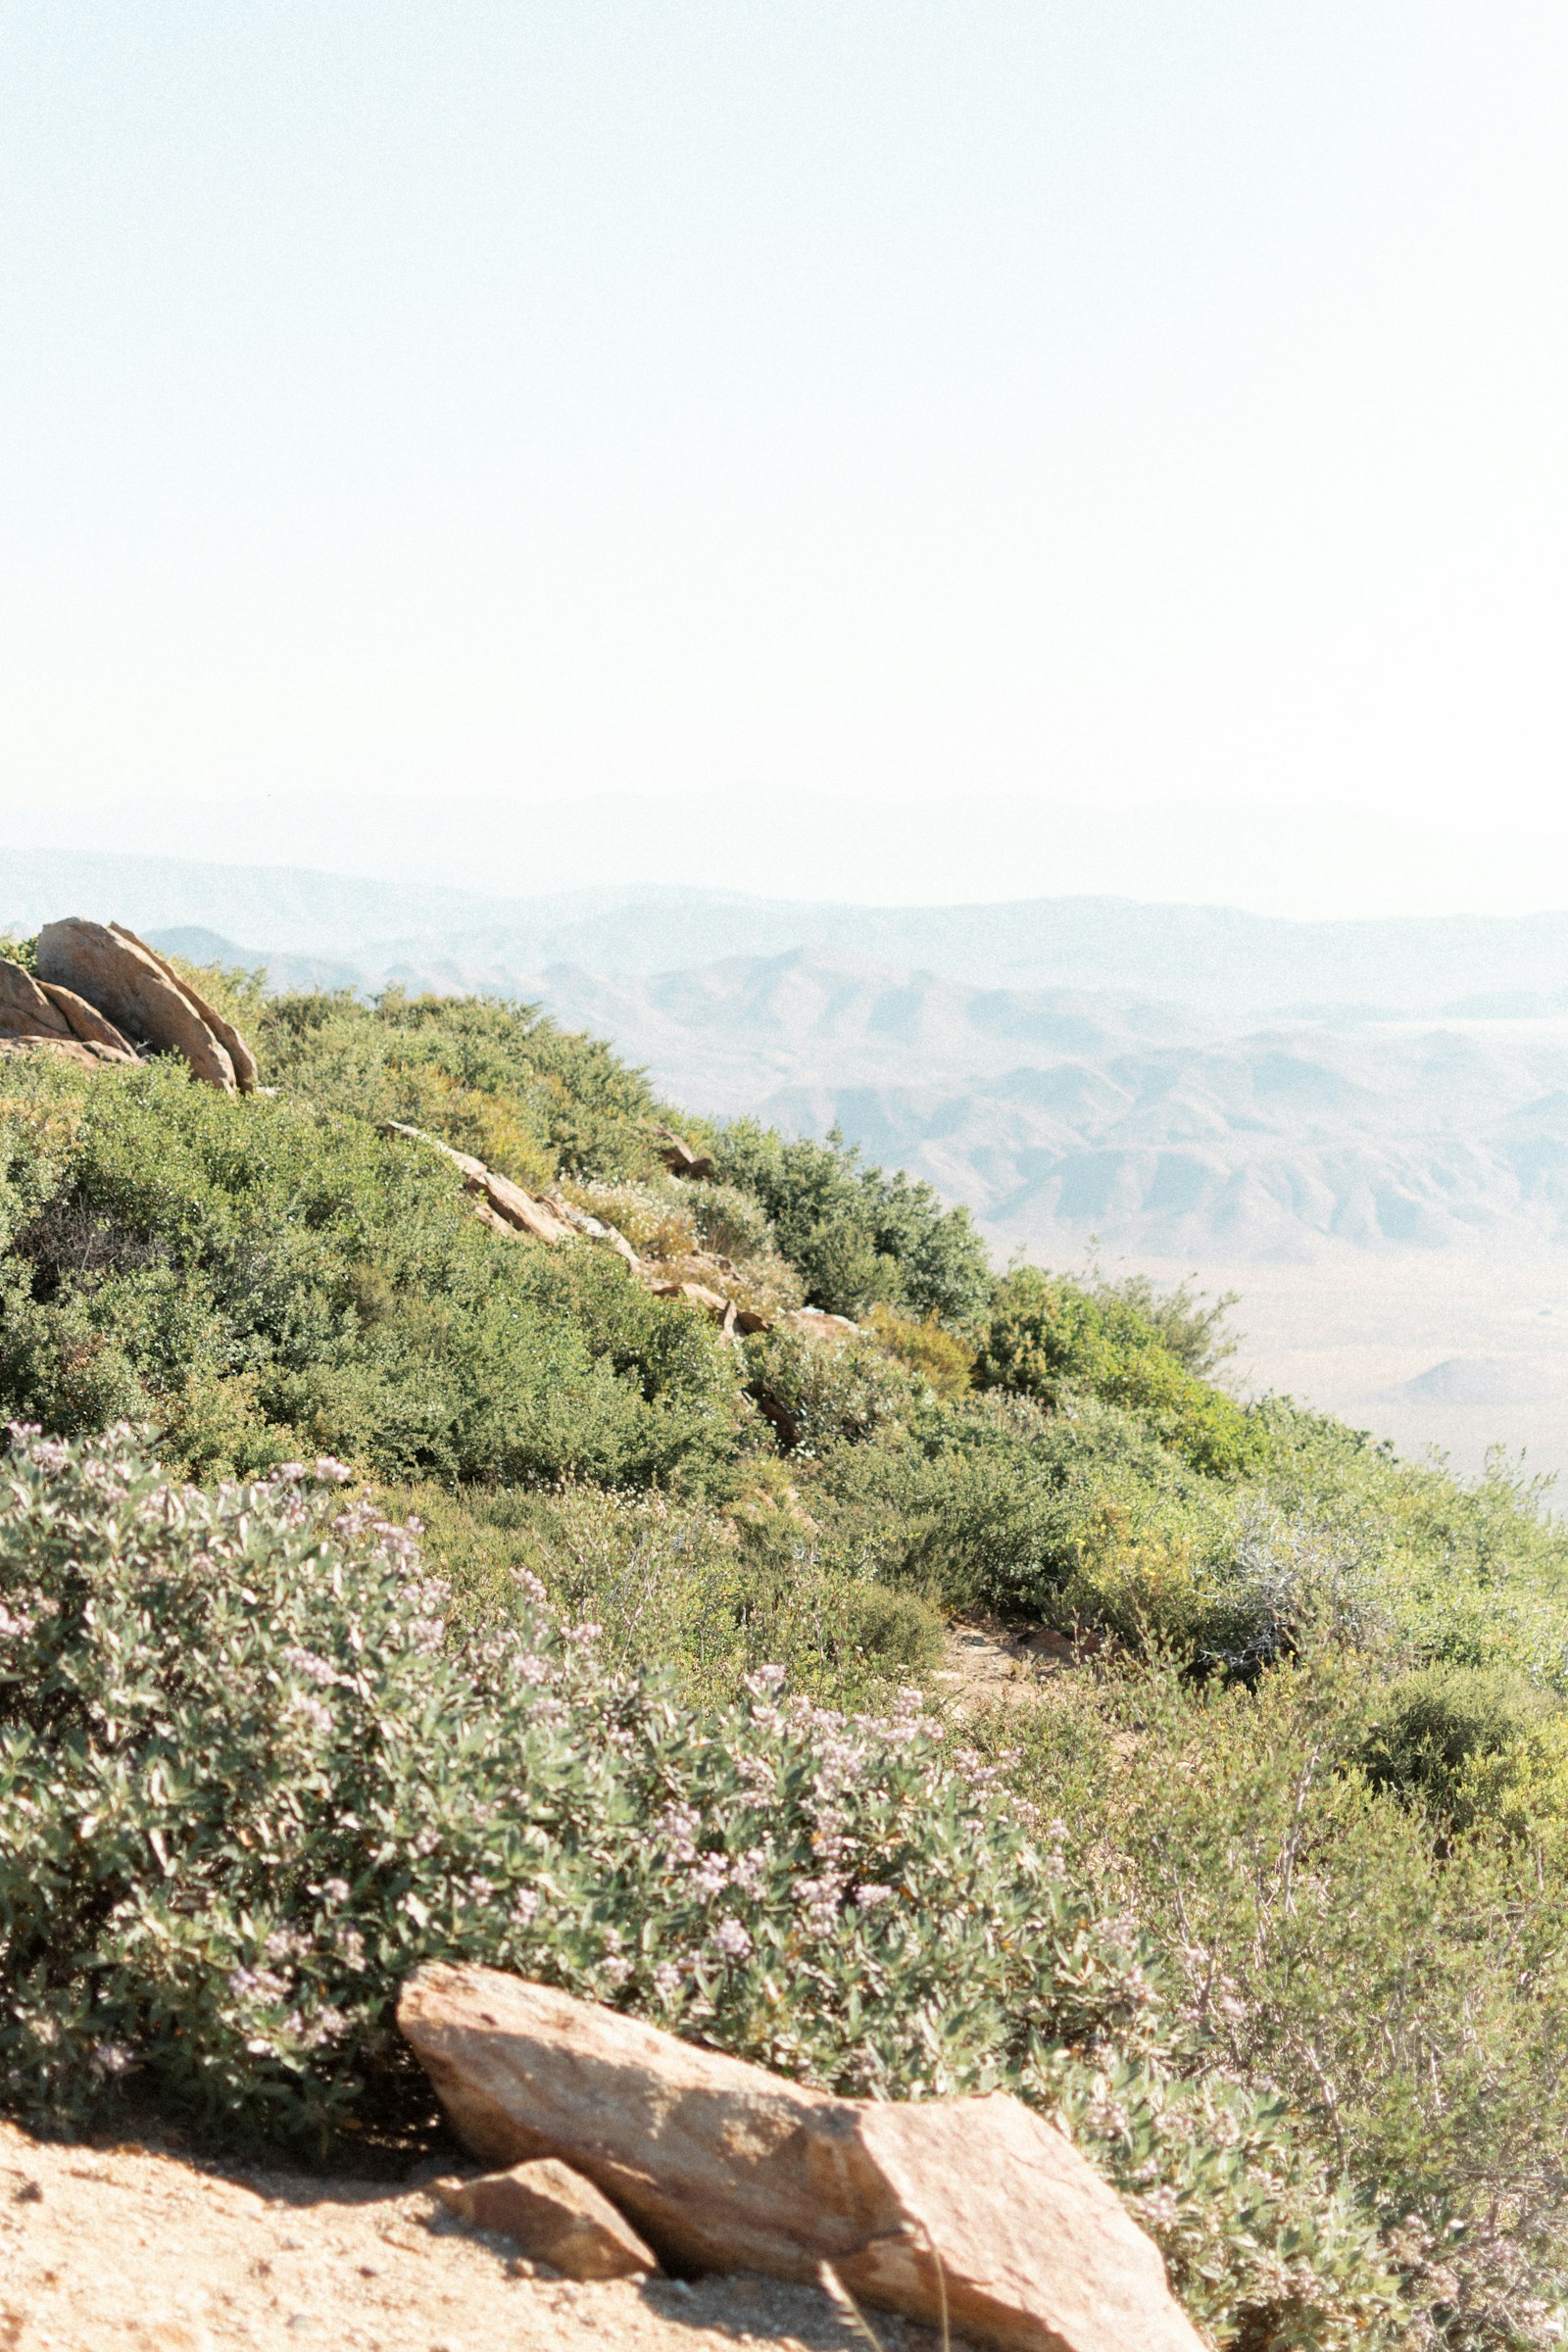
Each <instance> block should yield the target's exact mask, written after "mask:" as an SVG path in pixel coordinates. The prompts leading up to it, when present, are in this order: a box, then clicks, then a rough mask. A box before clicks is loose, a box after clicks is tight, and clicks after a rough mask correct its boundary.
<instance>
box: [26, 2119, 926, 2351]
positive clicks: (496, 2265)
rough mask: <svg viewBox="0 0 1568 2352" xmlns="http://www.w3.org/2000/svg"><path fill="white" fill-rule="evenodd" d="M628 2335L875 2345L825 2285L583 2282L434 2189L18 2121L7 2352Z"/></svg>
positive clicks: (661, 2342)
mask: <svg viewBox="0 0 1568 2352" xmlns="http://www.w3.org/2000/svg"><path fill="white" fill-rule="evenodd" d="M429 2169H431V2168H427V2173H426V2176H425V2177H428V2171H429ZM870 2317H871V2320H872V2323H873V2326H874V2328H875V2333H876V2337H877V2340H878V2341H879V2343H880V2344H881V2345H882V2346H883V2347H885V2352H939V2347H938V2345H937V2340H936V2338H935V2337H934V2336H932V2335H929V2334H928V2333H927V2332H926V2330H924V2329H923V2328H918V2327H909V2326H907V2325H905V2324H904V2323H903V2322H901V2321H900V2320H898V2319H896V2318H892V2317H890V2316H889V2315H887V2314H886V2313H882V2312H877V2313H873V2314H871V2315H870ZM612 2344H613V2345H616V2346H626V2347H628V2348H629V2352H737V2348H738V2347H740V2346H744V2345H747V2344H766V2345H778V2346H782V2347H784V2348H785V2352H851V2348H852V2347H855V2346H858V2352H868V2347H867V2345H866V2343H865V2339H864V2338H863V2337H862V2336H860V2335H858V2331H857V2329H856V2327H855V2324H854V2321H853V2318H852V2316H851V2315H850V2314H849V2313H848V2312H847V2311H845V2310H844V2309H842V2308H841V2307H840V2306H839V2305H838V2304H836V2303H835V2302H834V2301H833V2300H832V2298H831V2297H830V2296H829V2295H828V2294H827V2293H825V2292H819V2291H817V2290H816V2289H814V2288H811V2287H807V2286H788V2285H783V2284H781V2283H780V2282H779V2281H777V2280H775V2279H771V2278H749V2277H734V2278H703V2279H698V2280H696V2281H694V2282H692V2283H689V2284H688V2283H684V2282H681V2281H677V2280H675V2279H665V2278H653V2279H647V2280H633V2279H617V2280H614V2281H609V2282H605V2283H596V2284H593V2285H579V2284H575V2283H572V2282H570V2281H568V2280H566V2279H564V2278H560V2277H559V2276H558V2275H557V2274H556V2273H554V2272H552V2271H549V2270H547V2269H545V2268H544V2267H543V2266H541V2265H536V2264H532V2263H529V2262H527V2261H524V2260H522V2259H521V2258H520V2257H518V2255H517V2252H516V2248H515V2246H513V2245H511V2244H509V2243H508V2241H506V2240H505V2239H502V2238H498V2237H492V2236H489V2235H486V2234H485V2233H484V2232H482V2231H480V2230H476V2229H471V2228H469V2227H468V2226H467V2225H466V2224H465V2223H462V2222H459V2221H457V2220H456V2219H454V2217H453V2216H452V2215H450V2214H449V2213H448V2212H447V2211H446V2209H445V2207H444V2206H442V2205H441V2203H440V2201H439V2200H438V2199H437V2198H436V2197H434V2196H433V2195H432V2194H431V2193H430V2191H429V2189H428V2188H427V2187H424V2186H422V2185H417V2184H414V2183H408V2182H406V2183H404V2184H402V2185H388V2184H386V2183H383V2182H375V2181H355V2180H308V2179H301V2178H299V2177H297V2176H287V2175H281V2174H270V2173H257V2172H243V2173H242V2172H239V2171H236V2170H231V2169H217V2168H211V2167H206V2166H203V2165H198V2164H195V2163H191V2162H189V2161H187V2160H185V2159H183V2158H181V2157H176V2156H172V2155H168V2154H164V2153H160V2152H157V2151H155V2150H151V2149H147V2148H142V2147H114V2148H103V2147H94V2146H82V2145H66V2144H62V2143H57V2142H54V2141H41V2140H35V2139H32V2138H30V2137H29V2136H28V2135H27V2134H26V2133H25V2132H23V2131H17V2130H15V2129H13V2128H12V2127H10V2126H6V2125H0V2352H231V2348H232V2352H238V2348H239V2347H244V2348H245V2352H263V2348H265V2352H273V2347H277V2348H278V2352H281V2348H282V2347H285V2346H286V2347H288V2348H289V2352H300V2348H302V2347H303V2348H306V2352H308V2348H309V2347H310V2346H312V2345H319V2346H321V2347H322V2352H326V2348H327V2347H331V2352H604V2348H605V2347H606V2346H607V2345H612ZM955 2352H961V2348H960V2347H955Z"/></svg>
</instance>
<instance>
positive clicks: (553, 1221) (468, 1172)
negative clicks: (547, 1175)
mask: <svg viewBox="0 0 1568 2352" xmlns="http://www.w3.org/2000/svg"><path fill="white" fill-rule="evenodd" d="M382 1130H383V1132H384V1133H385V1134H387V1135H401V1136H404V1137H406V1138H407V1139H408V1141H409V1142H410V1143H417V1144H429V1145H431V1146H432V1147H433V1149H434V1150H435V1151H437V1152H440V1154H441V1156H442V1158H443V1159H450V1160H451V1161H452V1163H453V1165H454V1166H455V1167H457V1168H459V1169H461V1170H462V1173H463V1181H464V1183H465V1184H466V1186H467V1188H468V1190H469V1192H470V1193H472V1194H473V1195H474V1196H475V1201H476V1210H475V1213H476V1214H477V1215H478V1216H480V1217H481V1218H483V1220H484V1222H485V1224H487V1225H495V1226H501V1227H505V1229H506V1230H507V1231H508V1232H510V1233H527V1234H531V1235H532V1236H533V1239H534V1240H535V1241H536V1242H550V1243H552V1244H554V1243H556V1242H569V1241H570V1240H571V1239H572V1238H573V1235H572V1228H571V1226H570V1225H568V1224H567V1223H566V1221H565V1219H564V1217H561V1216H558V1215H557V1214H556V1211H555V1210H554V1209H553V1208H552V1207H550V1206H549V1205H548V1203H547V1202H545V1201H536V1200H535V1199H534V1197H533V1195H532V1193H525V1192H524V1191H523V1189H522V1187H521V1185H520V1184H514V1183H513V1181H512V1178H511V1177H510V1176H498V1175H497V1173H496V1171H495V1169H494V1168H487V1167H486V1166H485V1164H484V1161H483V1160H482V1159H475V1158H474V1156H473V1153H472V1152H460V1151H458V1150H457V1149H456V1147H455V1146H454V1145H452V1144H444V1143H443V1142H442V1141H441V1138H440V1137H439V1136H438V1135H430V1134H428V1133H427V1132H426V1130H425V1129H424V1128H423V1127H410V1126H409V1125H407V1124H406V1122H405V1121H404V1120H402V1119H385V1120H383V1121H382Z"/></svg>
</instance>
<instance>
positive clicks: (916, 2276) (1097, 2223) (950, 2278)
mask: <svg viewBox="0 0 1568 2352" xmlns="http://www.w3.org/2000/svg"><path fill="white" fill-rule="evenodd" d="M398 2021H399V2024H400V2025H401V2026H402V2029H403V2032H404V2034H406V2035H407V2036H408V2039H409V2040H410V2042H411V2043H412V2044H413V2047H414V2049H415V2050H416V2052H417V2055H418V2057H419V2059H420V2061H421V2063H422V2064H423V2066H424V2069H425V2071H426V2073H427V2074H428V2075H429V2077H430V2080H431V2082H432V2083H433V2084H434V2086H435V2089H436V2092H437V2094H438V2096H439V2097H440V2099H441V2102H442V2105H443V2106H444V2107H445V2108H446V2111H447V2113H448V2115H449V2117H450V2118H451V2120H452V2123H453V2125H454V2126H455V2128H456V2129H457V2131H459V2133H460V2134H461V2135H462V2137H463V2138H464V2139H465V2141H466V2143H467V2145H468V2146H469V2147H470V2148H471V2149H472V2150H473V2152H474V2153H475V2154H476V2155H477V2156H478V2157H479V2158H480V2159H481V2160H482V2161H485V2162H489V2163H495V2164H501V2165H506V2164H515V2163H517V2162H519V2161H524V2160H529V2159H533V2158H537V2157H540V2156H560V2157H563V2158H564V2160H565V2161H566V2162H567V2163H569V2164H571V2165H572V2166H574V2167H575V2168H576V2169H577V2170H578V2171H580V2172H583V2173H585V2174H586V2175H587V2176H588V2178H589V2179H590V2180H593V2181H594V2182H595V2183H596V2185H597V2186H598V2187H599V2188H601V2189H602V2190H603V2191H604V2193H605V2194H606V2195H607V2196H608V2197H610V2198H612V2199H613V2202H614V2203H615V2204H616V2205H617V2206H619V2207H620V2209H621V2210H622V2211H623V2212H624V2213H626V2214H627V2215H629V2216H630V2218H631V2219H632V2220H633V2221H634V2222H635V2223H636V2225H637V2227H638V2228H639V2229H641V2230H642V2232H643V2234H644V2235H645V2236H646V2237H647V2239H648V2241H649V2243H650V2245H651V2246H653V2248H654V2249H655V2251H656V2252H658V2253H659V2254H660V2255H661V2256H662V2257H663V2258H665V2259H666V2261H669V2262H672V2263H673V2264H675V2265H676V2266H677V2267H680V2266H689V2267H693V2268H696V2269H699V2270H756V2271H764V2272H770V2273H772V2274H773V2275H774V2276H775V2277H778V2278H798V2279H799V2278H813V2277H816V2276H817V2275H818V2274H819V2266H820V2265H822V2264H823V2263H824V2262H825V2263H828V2264H831V2266H832V2268H833V2270H834V2272H835V2273H836V2275H837V2276H838V2278H840V2279H841V2280H842V2281H843V2282H844V2283H845V2285H847V2286H848V2287H849V2288H850V2290H851V2292H853V2293H855V2294H857V2295H858V2296H860V2297H862V2298H863V2299H864V2300H865V2301H867V2302H870V2303H875V2304H880V2305H882V2306H884V2307H885V2308H887V2309H889V2310H892V2311H899V2312H903V2313H905V2314H907V2316H908V2317H910V2318H913V2319H916V2320H919V2321H922V2322H923V2323H925V2324H926V2325H927V2326H933V2325H937V2326H940V2325H941V2323H942V2320H943V2316H944V2309H945V2310H946V2315H947V2318H948V2320H949V2321H950V2323H951V2325H952V2327H953V2328H954V2329H955V2331H956V2332H957V2333H959V2334H962V2335H966V2336H969V2337H971V2338H973V2339H974V2340H975V2341H977V2342H983V2343H991V2344H996V2345H999V2346H1003V2347H1005V2352H1201V2343H1200V2338H1199V2336H1198V2335H1197V2333H1196V2332H1195V2330H1194V2329H1193V2327H1192V2326H1191V2324H1190V2323H1189V2322H1188V2320H1187V2319H1186V2318H1185V2317H1184V2316H1183V2314H1182V2312H1181V2310H1180V2309H1179V2307H1178V2305H1177V2304H1176V2302H1175V2301H1174V2299H1173V2297H1172V2295H1171V2293H1170V2289H1169V2286H1168V2284H1167V2282H1166V2278H1165V2267H1164V2264H1163V2262H1162V2260H1161V2258H1160V2254H1159V2250H1158V2248H1157V2247H1156V2246H1155V2245H1154V2244H1153V2243H1152V2240H1151V2239H1150V2238H1148V2237H1147V2236H1146V2235H1145V2234H1144V2232H1143V2231H1142V2230H1141V2229H1139V2228H1138V2227H1137V2225H1136V2224H1135V2223H1134V2222H1133V2220H1132V2219H1131V2217H1130V2216H1129V2215H1128V2213H1127V2212H1126V2211H1125V2209H1124V2207H1123V2206H1122V2204H1121V2201H1120V2199H1119V2198H1118V2197H1117V2196H1116V2195H1115V2193H1114V2191H1113V2190H1112V2189H1110V2188H1109V2187H1107V2185H1106V2184H1105V2182H1104V2181H1103V2180H1101V2179H1100V2177H1099V2175H1098V2174H1097V2173H1096V2172H1095V2171H1094V2170H1093V2169H1092V2167H1091V2166H1089V2165H1088V2164H1086V2163H1085V2161H1084V2159H1083V2158H1082V2157H1081V2156H1080V2155H1079V2154H1078V2153H1077V2151H1076V2149H1075V2148H1074V2147H1073V2145H1072V2143H1071V2141H1070V2140H1068V2139H1067V2138H1066V2137H1065V2135H1064V2134H1063V2133H1062V2132H1060V2131H1056V2130H1054V2127H1053V2126H1052V2125H1050V2124H1048V2123H1047V2122H1045V2120H1044V2119H1043V2118H1042V2117H1040V2116H1038V2115H1035V2114H1034V2113H1033V2112H1032V2111H1031V2110H1030V2109H1028V2108H1026V2107H1024V2106H1023V2105H1021V2104H1020V2102H1019V2101H1017V2100H1016V2099H1012V2098H1009V2097H1006V2096H1005V2095H1004V2094H1001V2093H999V2094H996V2095H994V2096H992V2097H990V2098H976V2099H938V2100H930V2101H924V2102H921V2103H919V2104H913V2105H907V2106H905V2105H892V2104H879V2103H875V2102H869V2101H862V2100H857V2099H840V2098H834V2097H832V2096H830V2095H829V2094H828V2093H826V2092H824V2091H816V2090H809V2089H807V2088H805V2087H803V2086H802V2085H801V2084H799V2083H795V2082H785V2081H783V2080H782V2079H781V2078H779V2077H778V2076H775V2075H770V2074H768V2073H766V2072H765V2071H764V2070H763V2069H762V2068H761V2067H758V2066H750V2065H748V2064H746V2063H745V2062H744V2061H743V2060H741V2059H738V2058H727V2057H724V2056H722V2055H721V2054H719V2053H718V2052H716V2051H712V2050H703V2049H698V2048H696V2047H694V2046H693V2045H692V2044H690V2043H688V2042H683V2041H678V2040H677V2039H676V2038H675V2037H674V2035H673V2034H662V2033H661V2032H659V2030H658V2029H657V2028H655V2027H652V2026H646V2025H643V2024H641V2023H639V2022H638V2021H637V2020H636V2019H633V2018H628V2017H622V2016H619V2015H618V2014H617V2013H616V2012H614V2011H613V2010H610V2009H604V2008H601V2007H599V2006H598V2005H597V2004H596V2003H593V2002H588V2001H578V2000H573V1999H572V1998H571V1997H570V1996H569V1995H568V1994H566V1993H562V1992H555V1991H552V1990H551V1989H549V1988H548V1987H547V1986H544V1985H531V1984H527V1983H525V1982H523V1981H522V1980H521V1979H519V1978H516V1977H509V1976H504V1975H502V1974H501V1973H500V1972H498V1971H496V1970H493V1969H481V1968H452V1967H447V1966H445V1965H442V1964H432V1965H430V1966H427V1967H425V1968H422V1969H420V1970H419V1971H418V1973H417V1975H416V1976H415V1977H413V1978H412V1979H411V1980H410V1982H409V1984H408V1985H406V1986H405V1988H404V1992H403V1998H402V2001H401V2003H400V2006H399V2011H398Z"/></svg>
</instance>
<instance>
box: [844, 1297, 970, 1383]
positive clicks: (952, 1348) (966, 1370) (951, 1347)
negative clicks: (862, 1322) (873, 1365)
mask: <svg viewBox="0 0 1568 2352" xmlns="http://www.w3.org/2000/svg"><path fill="white" fill-rule="evenodd" d="M870 1325H871V1329H872V1330H873V1331H874V1332H875V1333H876V1336H877V1338H878V1339H879V1340H880V1341H881V1343H882V1345H883V1347H884V1348H886V1349H887V1351H888V1353H889V1354H890V1355H896V1356H897V1357H898V1359H899V1361H900V1363H901V1364H907V1365H908V1367H909V1369H910V1371H911V1372H915V1373H918V1374H919V1376H920V1378H921V1379H922V1380H923V1381H924V1382H925V1383H926V1385H927V1387H928V1388H930V1389H931V1390H932V1392H933V1393H934V1394H935V1395H936V1396H938V1397H943V1398H945V1399H947V1400H948V1401H949V1402H952V1401H953V1400H954V1399H956V1397H965V1396H967V1395H968V1393H969V1390H970V1388H971V1386H972V1385H973V1382H974V1364H975V1353H974V1349H973V1348H971V1347H970V1346H969V1345H968V1343H967V1342H966V1341H964V1340H961V1339H960V1338H959V1337H958V1334H957V1333H956V1331H949V1330H948V1329H947V1327H946V1325H945V1324H942V1323H940V1322H939V1321H938V1320H937V1318H936V1316H935V1315H934V1314H930V1315H927V1316H926V1317H925V1319H924V1320H923V1321H922V1322H916V1321H915V1319H914V1317H913V1316H912V1315H900V1314H896V1313H895V1312H894V1310H893V1308H892V1307H889V1306H883V1305H877V1306H873V1307H872V1309H871V1314H870Z"/></svg>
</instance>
